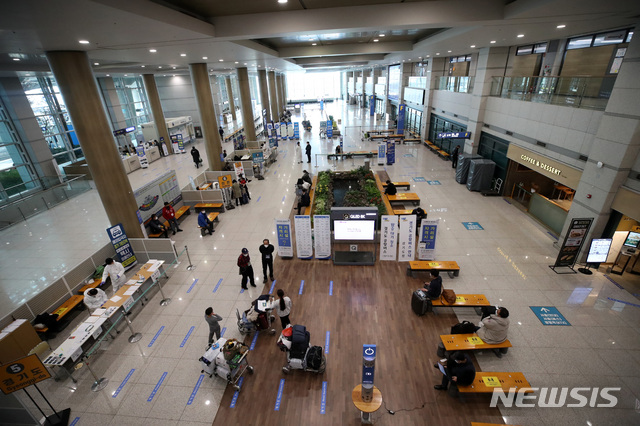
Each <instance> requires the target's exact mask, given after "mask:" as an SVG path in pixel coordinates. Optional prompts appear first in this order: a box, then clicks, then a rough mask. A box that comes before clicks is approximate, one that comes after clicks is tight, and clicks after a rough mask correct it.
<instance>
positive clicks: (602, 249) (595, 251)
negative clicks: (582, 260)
mask: <svg viewBox="0 0 640 426" xmlns="http://www.w3.org/2000/svg"><path fill="white" fill-rule="evenodd" d="M612 242H613V240H612V239H611V238H597V239H593V240H591V247H589V255H588V256H587V263H603V262H606V261H607V256H609V249H610V248H611V243H612Z"/></svg>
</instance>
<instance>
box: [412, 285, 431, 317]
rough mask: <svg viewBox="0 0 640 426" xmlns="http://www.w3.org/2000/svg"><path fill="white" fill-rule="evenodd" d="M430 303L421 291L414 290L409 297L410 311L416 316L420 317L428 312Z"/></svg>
mask: <svg viewBox="0 0 640 426" xmlns="http://www.w3.org/2000/svg"><path fill="white" fill-rule="evenodd" d="M430 302H431V300H429V298H428V297H427V294H426V293H425V292H424V291H423V290H416V291H414V292H413V295H412V296H411V309H413V312H414V313H415V314H416V315H420V316H422V315H424V314H425V313H427V311H429V310H430V309H429V306H430Z"/></svg>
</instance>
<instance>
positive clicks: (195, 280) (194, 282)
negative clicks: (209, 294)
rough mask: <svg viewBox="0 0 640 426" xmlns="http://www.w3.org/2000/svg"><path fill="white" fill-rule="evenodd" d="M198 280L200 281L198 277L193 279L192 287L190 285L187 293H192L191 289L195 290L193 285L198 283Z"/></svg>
mask: <svg viewBox="0 0 640 426" xmlns="http://www.w3.org/2000/svg"><path fill="white" fill-rule="evenodd" d="M197 282H198V278H196V279H194V280H193V283H192V284H191V287H189V290H187V293H191V290H193V287H194V286H195V285H196V283H197Z"/></svg>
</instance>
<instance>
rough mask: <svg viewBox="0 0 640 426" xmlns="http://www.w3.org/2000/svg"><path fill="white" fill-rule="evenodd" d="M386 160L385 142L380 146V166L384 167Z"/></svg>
mask: <svg viewBox="0 0 640 426" xmlns="http://www.w3.org/2000/svg"><path fill="white" fill-rule="evenodd" d="M386 159H387V144H386V143H385V142H380V143H379V144H378V166H383V165H384V162H385V160H386Z"/></svg>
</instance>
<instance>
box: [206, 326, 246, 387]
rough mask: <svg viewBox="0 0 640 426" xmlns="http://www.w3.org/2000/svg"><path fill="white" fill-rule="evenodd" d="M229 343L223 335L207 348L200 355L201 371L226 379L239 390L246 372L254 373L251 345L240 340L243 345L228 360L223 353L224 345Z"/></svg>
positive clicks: (210, 375)
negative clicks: (248, 358)
mask: <svg viewBox="0 0 640 426" xmlns="http://www.w3.org/2000/svg"><path fill="white" fill-rule="evenodd" d="M225 343H227V339H225V338H223V337H221V338H219V339H218V340H217V341H216V342H215V343H214V344H213V345H211V346H210V347H209V349H207V351H206V352H205V354H204V355H203V356H202V357H200V360H199V361H200V362H201V363H202V370H201V371H200V373H206V374H208V375H209V377H213V376H214V375H215V376H217V377H220V378H222V379H225V380H226V381H227V383H228V384H230V385H231V386H233V388H234V389H235V390H237V391H240V386H239V385H238V382H239V381H240V377H242V376H243V375H244V374H245V373H246V372H248V373H249V374H253V366H251V365H249V361H248V360H247V355H248V354H249V347H248V346H247V345H245V344H244V343H242V342H238V344H240V345H241V348H240V351H239V352H238V354H237V355H235V356H234V357H233V358H232V359H230V360H228V361H227V360H226V359H225V358H224V354H223V353H222V347H223V346H224V344H225Z"/></svg>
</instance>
